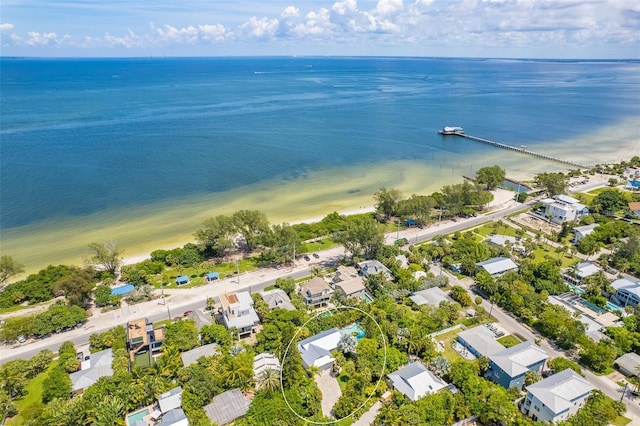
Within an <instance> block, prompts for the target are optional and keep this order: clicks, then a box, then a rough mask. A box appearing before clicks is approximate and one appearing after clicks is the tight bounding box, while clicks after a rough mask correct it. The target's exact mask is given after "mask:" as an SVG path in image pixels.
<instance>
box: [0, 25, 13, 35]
mask: <svg viewBox="0 0 640 426" xmlns="http://www.w3.org/2000/svg"><path fill="white" fill-rule="evenodd" d="M10 31H13V24H9V23H3V24H0V32H3V33H8V32H10Z"/></svg>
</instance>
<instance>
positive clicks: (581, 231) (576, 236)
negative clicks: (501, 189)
mask: <svg viewBox="0 0 640 426" xmlns="http://www.w3.org/2000/svg"><path fill="white" fill-rule="evenodd" d="M598 226H599V225H598V224H597V223H592V224H591V225H584V226H577V227H575V228H573V244H580V240H581V239H583V238H584V237H586V236H587V235H589V234H593V231H595V229H596V228H597V227H598Z"/></svg>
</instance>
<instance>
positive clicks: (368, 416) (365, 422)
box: [351, 401, 382, 426]
mask: <svg viewBox="0 0 640 426" xmlns="http://www.w3.org/2000/svg"><path fill="white" fill-rule="evenodd" d="M380 407H382V402H380V401H376V403H375V404H373V405H372V406H371V408H369V411H367V412H366V413H364V414H363V415H362V416H361V417H360V418H359V419H358V421H357V422H355V423H353V424H352V425H351V426H370V425H372V424H373V421H374V420H375V419H376V417H377V416H378V411H380Z"/></svg>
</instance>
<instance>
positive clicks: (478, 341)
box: [457, 325, 505, 358]
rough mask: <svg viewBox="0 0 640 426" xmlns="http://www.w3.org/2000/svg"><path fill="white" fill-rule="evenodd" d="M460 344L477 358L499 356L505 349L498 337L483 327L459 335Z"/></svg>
mask: <svg viewBox="0 0 640 426" xmlns="http://www.w3.org/2000/svg"><path fill="white" fill-rule="evenodd" d="M457 340H458V342H460V344H462V345H463V346H464V347H465V348H467V350H468V351H469V352H471V353H472V354H473V355H474V356H476V357H477V358H480V357H483V356H486V357H489V356H491V355H494V354H497V353H498V352H501V351H503V350H504V349H505V347H504V346H502V345H501V344H500V343H498V342H497V341H496V335H495V333H493V332H492V331H491V330H489V329H488V328H487V327H485V326H483V325H479V326H477V327H473V328H470V329H468V330H465V331H461V332H460V333H458V337H457Z"/></svg>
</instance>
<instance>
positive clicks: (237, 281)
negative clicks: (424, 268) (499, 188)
mask: <svg viewBox="0 0 640 426" xmlns="http://www.w3.org/2000/svg"><path fill="white" fill-rule="evenodd" d="M532 203H533V201H531V202H530V203H527V204H528V205H530V204H532ZM526 208H527V206H523V205H522V204H518V203H515V202H509V204H508V207H507V208H504V209H502V210H499V211H495V212H491V213H487V214H483V215H479V216H478V217H474V218H467V219H459V220H457V221H456V222H453V221H451V220H447V221H442V222H440V223H436V224H432V225H431V226H430V227H428V228H424V229H419V228H412V229H407V230H402V231H400V232H399V233H397V232H391V233H389V234H387V235H386V236H385V238H386V240H387V241H388V242H390V243H393V241H394V240H395V239H396V237H397V236H398V235H399V236H400V237H403V238H407V239H408V240H409V241H410V242H411V243H415V242H422V241H426V240H429V239H431V238H433V237H435V236H437V235H440V234H443V233H451V232H455V231H458V230H462V229H465V228H469V227H472V226H477V225H480V224H481V223H483V222H487V221H490V220H499V219H501V218H503V217H505V216H506V215H509V214H511V213H514V212H516V211H519V210H523V209H526ZM318 254H319V256H320V258H319V259H316V258H311V261H309V262H307V261H304V260H298V261H297V263H296V265H295V267H294V268H288V269H279V270H277V269H274V268H264V269H259V270H256V271H252V272H250V273H246V274H240V277H239V278H238V277H237V276H234V277H229V278H226V279H224V280H220V281H216V282H214V283H213V284H208V285H205V286H200V287H194V288H188V289H171V290H168V289H167V290H165V293H166V295H167V296H168V297H167V305H165V304H163V303H162V301H160V302H159V301H158V300H157V299H156V300H152V301H149V302H144V303H139V304H137V305H132V306H130V307H126V308H123V309H120V310H117V311H112V312H107V313H100V312H96V313H95V314H94V315H93V316H92V317H90V318H89V320H88V321H87V322H86V323H85V324H84V325H83V326H82V327H80V328H77V329H75V330H70V331H67V332H64V333H59V334H54V335H52V336H50V337H48V338H46V339H39V340H36V339H30V340H29V341H27V342H26V343H24V344H22V345H17V344H16V345H0V364H1V363H3V362H7V361H10V360H12V359H17V358H22V359H28V358H30V357H32V356H34V355H36V354H37V353H38V352H40V351H41V350H43V349H50V350H52V351H54V352H56V351H57V350H58V348H59V347H60V345H61V344H62V343H63V342H65V341H67V340H69V341H72V342H73V343H74V344H75V345H76V346H81V345H85V344H87V343H88V342H89V336H90V335H91V334H93V333H99V332H103V331H106V330H108V329H110V328H112V327H115V326H117V325H125V324H126V322H127V321H128V320H130V319H135V318H140V317H146V318H148V319H149V320H151V321H158V320H160V319H166V318H167V317H169V316H170V317H176V316H181V315H182V314H183V313H184V312H185V311H192V310H196V309H201V308H203V307H204V306H205V304H206V300H207V298H208V297H216V296H220V295H221V294H223V293H225V292H229V291H240V290H246V291H250V292H257V291H261V290H262V289H264V288H265V287H266V286H269V285H272V284H273V283H274V281H275V280H276V279H277V278H283V277H292V278H294V279H297V278H302V277H304V276H309V275H310V272H311V269H312V268H313V267H315V266H322V265H327V264H335V262H337V261H338V260H339V259H340V258H342V257H344V255H345V252H344V248H343V247H334V248H332V249H328V250H324V251H321V252H319V253H318ZM167 306H168V309H167Z"/></svg>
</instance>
